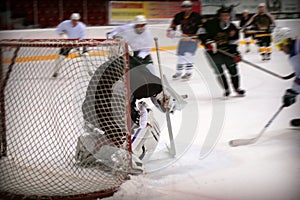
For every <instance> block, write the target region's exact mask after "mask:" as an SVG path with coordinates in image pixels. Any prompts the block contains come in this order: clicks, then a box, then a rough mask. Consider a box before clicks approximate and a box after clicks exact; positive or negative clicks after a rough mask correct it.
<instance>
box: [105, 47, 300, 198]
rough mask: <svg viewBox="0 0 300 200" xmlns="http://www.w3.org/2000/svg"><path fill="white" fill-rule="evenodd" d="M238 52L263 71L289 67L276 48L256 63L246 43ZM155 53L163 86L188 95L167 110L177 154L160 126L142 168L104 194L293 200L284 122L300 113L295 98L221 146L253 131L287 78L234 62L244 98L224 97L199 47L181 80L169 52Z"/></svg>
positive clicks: (295, 170)
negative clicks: (249, 141) (241, 142)
mask: <svg viewBox="0 0 300 200" xmlns="http://www.w3.org/2000/svg"><path fill="white" fill-rule="evenodd" d="M240 51H241V53H242V56H243V58H244V59H245V60H248V61H251V62H253V63H255V64H257V65H259V66H262V67H264V68H265V69H268V70H270V71H273V72H275V73H277V74H280V75H283V76H285V75H288V74H290V73H292V69H291V67H290V65H289V63H288V60H287V56H286V55H284V54H283V53H282V52H279V51H276V50H274V52H273V54H272V59H271V60H270V61H261V57H260V56H259V54H258V53H257V46H255V45H254V44H253V45H251V52H249V53H247V54H246V53H244V52H245V49H244V46H243V45H241V46H240ZM153 58H155V59H156V53H153ZM160 58H161V65H162V67H163V72H164V74H166V75H167V78H168V80H169V82H170V84H171V85H172V86H173V87H174V89H176V90H177V92H179V93H180V94H188V96H189V98H188V99H187V101H188V104H187V106H186V107H185V108H184V109H183V111H182V112H177V113H175V114H174V115H172V124H173V132H174V135H175V144H176V150H177V155H176V157H175V158H172V157H170V156H169V155H168V153H167V150H166V148H165V144H166V143H168V133H167V127H166V125H163V126H162V127H163V132H162V136H161V142H160V146H159V147H158V150H157V151H156V152H155V153H154V154H153V157H152V158H151V159H150V161H149V162H147V163H146V164H145V167H146V173H145V174H144V175H139V176H132V177H131V180H129V181H127V182H125V183H124V184H123V185H122V186H121V188H120V190H119V191H118V192H117V193H115V194H114V196H113V197H110V198H107V199H122V200H123V199H125V200H126V199H128V200H133V199H147V200H150V199H151V200H152V199H160V200H169V199H173V200H182V199H189V200H196V199H197V200H198V199H201V200H206V199H209V200H212V199H218V200H254V199H255V200H282V199H290V200H292V199H293V200H296V199H300V191H299V188H300V173H299V172H300V161H299V155H300V154H299V153H300V132H299V131H300V130H299V129H297V128H292V127H291V126H290V125H289V121H290V120H291V119H292V118H295V117H299V116H300V112H299V111H300V109H299V108H300V103H299V101H298V102H296V103H295V104H294V105H292V106H290V107H288V108H284V109H283V110H282V111H281V112H280V114H279V115H278V116H277V117H276V118H275V119H274V121H273V122H272V124H271V125H270V126H269V127H268V128H267V129H266V131H265V133H264V135H263V136H262V137H261V138H260V139H259V140H258V142H257V143H255V144H253V145H248V146H240V147H230V146H229V145H228V142H229V141H230V140H232V139H237V138H251V137H255V136H257V135H258V134H259V133H260V132H261V130H262V129H263V128H264V126H265V125H266V123H267V122H268V121H269V120H270V119H271V118H272V116H273V115H274V114H275V113H276V111H277V110H278V109H279V108H280V106H281V105H282V104H281V98H282V96H283V94H284V92H285V90H286V89H288V88H289V87H290V86H291V84H292V79H290V80H281V79H279V78H276V77H273V76H271V75H269V74H267V73H265V72H263V71H260V70H258V69H256V68H254V67H252V66H249V65H247V64H245V63H242V62H241V63H239V70H240V75H241V87H242V88H244V89H245V90H246V96H245V97H236V96H235V94H234V92H232V93H231V96H230V97H229V98H228V99H224V98H223V97H222V95H223V91H222V90H221V88H220V86H219V85H218V83H217V81H216V77H215V75H214V72H213V70H212V68H211V67H210V66H209V65H208V63H207V60H206V58H205V57H204V54H203V50H202V49H199V50H198V51H197V55H196V56H195V69H194V74H193V77H192V78H191V79H190V80H189V81H183V80H172V78H171V76H172V74H173V73H175V66H176V60H177V57H176V55H175V51H161V52H160ZM155 63H157V61H156V60H155ZM155 114H156V115H155V116H156V117H161V118H163V117H164V116H161V115H159V113H157V112H156V113H155ZM160 121H163V120H160ZM160 147H161V149H160Z"/></svg>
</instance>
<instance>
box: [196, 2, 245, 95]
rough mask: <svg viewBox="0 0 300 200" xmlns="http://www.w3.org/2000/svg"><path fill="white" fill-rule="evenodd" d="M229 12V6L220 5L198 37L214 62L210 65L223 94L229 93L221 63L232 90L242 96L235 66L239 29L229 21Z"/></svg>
mask: <svg viewBox="0 0 300 200" xmlns="http://www.w3.org/2000/svg"><path fill="white" fill-rule="evenodd" d="M230 12H231V9H230V8H229V7H225V6H223V7H221V8H220V9H219V10H218V11H217V17H216V18H214V19H211V20H208V21H207V22H206V23H205V24H204V25H203V28H202V29H201V30H200V31H199V32H200V34H199V38H200V40H201V41H202V44H203V45H204V46H205V48H206V50H207V52H208V53H209V55H210V56H211V58H212V60H213V62H214V64H213V65H214V66H212V67H213V68H214V70H215V73H216V75H217V79H218V81H219V82H220V84H221V86H222V88H223V89H224V96H225V97H226V96H229V95H230V87H229V84H228V80H227V75H226V73H225V71H224V68H223V65H225V67H226V69H227V71H228V73H229V76H230V79H231V84H232V87H233V90H234V91H235V92H236V93H237V94H238V95H239V96H244V94H245V90H243V89H241V88H240V75H239V72H238V68H237V63H238V62H239V61H240V56H239V52H238V51H237V47H238V41H239V30H238V28H237V27H236V26H235V25H234V24H233V23H232V22H231V21H230ZM218 49H222V50H224V51H226V52H228V53H231V54H235V55H236V57H235V58H231V57H229V56H226V55H224V54H222V53H220V52H218Z"/></svg>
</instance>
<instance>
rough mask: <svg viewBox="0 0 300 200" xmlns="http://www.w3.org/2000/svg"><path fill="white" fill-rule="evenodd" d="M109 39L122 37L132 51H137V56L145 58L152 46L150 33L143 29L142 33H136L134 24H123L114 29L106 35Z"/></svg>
mask: <svg viewBox="0 0 300 200" xmlns="http://www.w3.org/2000/svg"><path fill="white" fill-rule="evenodd" d="M108 36H109V37H115V36H119V37H122V38H123V39H124V40H125V41H126V42H127V43H128V45H129V46H130V47H131V48H132V50H133V51H139V54H138V56H139V57H141V58H145V57H146V56H148V55H150V53H151V48H152V45H153V36H152V33H151V31H150V30H149V29H148V28H147V27H145V31H144V32H143V33H140V34H139V33H137V32H136V31H135V28H134V24H125V25H123V26H119V27H116V28H114V29H113V30H112V31H111V32H110V33H109V35H108Z"/></svg>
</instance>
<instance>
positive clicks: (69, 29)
mask: <svg viewBox="0 0 300 200" xmlns="http://www.w3.org/2000/svg"><path fill="white" fill-rule="evenodd" d="M56 32H57V34H58V35H61V34H63V33H66V34H67V36H68V38H69V39H85V37H86V26H85V24H84V23H82V22H78V23H77V25H76V26H73V24H72V21H71V20H65V21H63V22H61V23H60V24H59V25H58V26H57V29H56Z"/></svg>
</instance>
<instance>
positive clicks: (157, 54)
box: [154, 37, 176, 157]
mask: <svg viewBox="0 0 300 200" xmlns="http://www.w3.org/2000/svg"><path fill="white" fill-rule="evenodd" d="M154 41H155V48H156V56H157V62H158V68H159V73H160V77H161V85H162V88H163V98H164V102H165V108H166V118H167V126H168V132H169V139H170V149H169V152H170V154H171V156H173V157H175V155H176V149H175V142H174V138H173V131H172V125H171V118H170V108H169V106H168V104H167V102H168V100H167V99H166V96H165V95H166V87H165V84H164V79H163V73H162V67H161V64H160V57H159V51H158V42H157V41H158V38H157V37H155V38H154Z"/></svg>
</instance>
